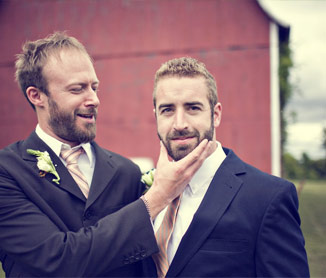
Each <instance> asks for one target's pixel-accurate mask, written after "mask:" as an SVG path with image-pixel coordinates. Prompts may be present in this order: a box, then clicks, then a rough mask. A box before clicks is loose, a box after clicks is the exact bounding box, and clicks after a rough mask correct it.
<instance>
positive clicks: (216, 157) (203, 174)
mask: <svg viewBox="0 0 326 278" xmlns="http://www.w3.org/2000/svg"><path fill="white" fill-rule="evenodd" d="M216 144H217V148H216V150H215V151H214V152H213V153H212V154H211V155H210V156H209V157H207V158H206V159H205V161H204V162H203V164H202V166H201V167H200V168H199V169H198V171H197V172H196V174H195V175H194V176H193V178H192V179H191V181H190V182H189V187H190V189H191V191H192V193H193V194H195V193H196V192H197V191H198V190H199V189H200V188H201V187H202V185H203V184H204V183H206V182H207V181H209V182H210V181H211V180H212V179H213V177H214V175H215V173H216V171H217V170H218V168H219V167H220V166H221V164H222V162H223V161H224V159H225V158H226V155H225V153H224V151H223V148H222V145H221V143H220V142H218V141H216Z"/></svg>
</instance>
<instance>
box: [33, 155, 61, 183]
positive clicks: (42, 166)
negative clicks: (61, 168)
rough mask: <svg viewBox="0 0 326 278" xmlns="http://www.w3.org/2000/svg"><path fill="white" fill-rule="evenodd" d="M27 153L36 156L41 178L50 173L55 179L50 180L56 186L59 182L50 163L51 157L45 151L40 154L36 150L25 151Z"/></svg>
mask: <svg viewBox="0 0 326 278" xmlns="http://www.w3.org/2000/svg"><path fill="white" fill-rule="evenodd" d="M27 153H29V154H32V155H35V156H36V158H37V167H38V168H39V170H40V176H41V177H44V176H45V174H46V173H50V174H52V175H54V176H55V177H56V178H55V179H52V181H53V182H55V183H56V184H59V181H60V177H59V174H58V172H57V171H56V169H55V167H54V165H53V163H52V160H51V157H50V155H49V153H48V152H47V151H45V152H40V151H37V150H31V149H27Z"/></svg>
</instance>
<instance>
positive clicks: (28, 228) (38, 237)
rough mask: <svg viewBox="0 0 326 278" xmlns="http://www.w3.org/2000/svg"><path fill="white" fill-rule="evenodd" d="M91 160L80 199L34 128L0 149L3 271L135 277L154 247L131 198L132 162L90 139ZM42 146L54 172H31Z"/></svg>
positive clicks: (137, 189) (143, 214)
mask: <svg viewBox="0 0 326 278" xmlns="http://www.w3.org/2000/svg"><path fill="white" fill-rule="evenodd" d="M92 145H93V147H94V150H95V155H96V165H95V170H94V176H93V180H92V184H91V188H90V193H89V197H88V199H87V200H86V199H85V197H84V195H83V194H82V192H81V191H80V189H79V187H78V185H77V184H76V183H75V181H74V179H73V178H72V176H71V175H70V174H69V172H68V171H67V169H66V167H65V166H64V165H63V163H62V162H61V160H60V158H59V157H57V156H56V155H55V154H54V153H53V151H52V150H51V149H50V148H49V147H48V146H47V145H46V144H45V143H44V142H43V141H42V140H41V139H40V138H39V137H38V136H37V135H36V133H35V132H33V133H32V134H31V136H30V137H29V138H28V139H27V140H25V141H20V142H17V143H15V144H12V145H10V146H9V147H7V148H5V149H3V150H1V151H0V260H1V262H2V264H3V268H4V270H5V272H6V275H7V276H12V277H17V276H29V277H30V276H43V277H45V276H46V277H48V276H56V277H63V276H70V277H71V276H77V277H82V276H86V277H94V276H102V277H107V276H128V277H130V276H139V275H142V268H141V266H142V265H141V263H137V262H140V261H141V260H143V259H145V258H147V257H149V256H150V255H151V254H152V253H154V252H156V251H157V245H156V240H155V236H154V233H153V228H152V224H151V222H150V219H149V215H148V213H147V211H146V207H145V206H144V203H143V201H141V200H139V199H138V198H139V196H140V195H141V193H142V191H143V187H142V186H141V183H140V175H141V174H140V171H139V168H138V167H137V166H136V165H135V164H133V163H132V162H131V161H129V160H128V159H126V158H123V157H122V156H120V155H117V154H115V153H113V152H109V151H107V150H104V149H102V148H100V147H99V146H98V145H97V144H96V143H94V142H93V143H92ZM26 149H34V150H40V151H47V152H48V153H49V154H50V157H51V159H52V161H53V163H54V164H55V165H56V169H57V172H58V173H59V176H60V178H61V180H60V184H59V185H57V184H55V183H54V182H52V179H53V178H54V176H53V175H51V174H47V175H46V176H45V177H40V176H39V169H38V168H37V160H36V157H35V156H33V155H30V154H28V153H27V152H26Z"/></svg>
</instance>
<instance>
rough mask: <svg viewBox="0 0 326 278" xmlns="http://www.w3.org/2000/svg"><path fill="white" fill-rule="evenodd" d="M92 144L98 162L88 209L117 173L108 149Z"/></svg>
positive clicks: (87, 204)
mask: <svg viewBox="0 0 326 278" xmlns="http://www.w3.org/2000/svg"><path fill="white" fill-rule="evenodd" d="M92 145H93V147H94V151H95V156H96V163H95V170H94V174H93V179H92V184H91V189H90V192H89V196H88V199H87V203H86V209H87V208H88V207H89V206H91V205H92V204H93V203H94V202H95V201H96V199H97V198H98V197H99V195H100V194H101V193H102V192H103V190H104V189H105V188H106V187H107V186H108V184H109V183H110V181H111V180H112V178H113V177H114V175H115V173H116V165H115V163H114V162H113V160H112V155H111V154H110V153H109V152H108V151H104V150H103V149H101V148H100V147H99V146H98V145H97V144H96V143H95V142H93V143H92Z"/></svg>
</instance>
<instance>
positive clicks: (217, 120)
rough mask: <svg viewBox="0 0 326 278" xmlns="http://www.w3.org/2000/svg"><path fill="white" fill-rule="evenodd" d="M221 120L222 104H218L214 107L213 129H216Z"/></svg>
mask: <svg viewBox="0 0 326 278" xmlns="http://www.w3.org/2000/svg"><path fill="white" fill-rule="evenodd" d="M221 119H222V104H221V103H220V102H218V103H217V104H216V105H215V106H214V127H218V126H219V125H220V123H221Z"/></svg>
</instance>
